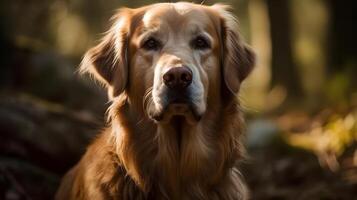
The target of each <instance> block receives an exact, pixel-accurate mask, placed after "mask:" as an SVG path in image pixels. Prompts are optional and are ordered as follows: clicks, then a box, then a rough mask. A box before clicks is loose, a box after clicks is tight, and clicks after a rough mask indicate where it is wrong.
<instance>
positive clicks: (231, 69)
mask: <svg viewBox="0 0 357 200" xmlns="http://www.w3.org/2000/svg"><path fill="white" fill-rule="evenodd" d="M213 7H214V9H215V10H216V11H218V13H219V15H220V18H221V19H220V21H221V27H220V29H221V43H222V50H221V54H222V55H221V57H222V62H221V63H222V65H223V66H222V67H223V78H224V81H225V85H226V86H227V88H228V89H229V91H230V92H232V93H233V94H236V93H237V92H238V91H239V88H240V85H241V83H242V82H243V80H244V79H245V78H246V77H247V76H248V75H249V73H250V72H251V71H252V69H253V67H254V65H255V53H254V52H253V51H252V49H251V48H250V47H249V46H248V45H247V44H246V43H244V42H243V41H242V39H241V37H240V34H239V31H238V21H237V19H236V18H235V17H234V15H233V14H232V13H231V12H229V11H228V10H229V9H230V7H229V6H226V5H222V4H216V5H213Z"/></svg>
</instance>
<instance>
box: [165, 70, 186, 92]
mask: <svg viewBox="0 0 357 200" xmlns="http://www.w3.org/2000/svg"><path fill="white" fill-rule="evenodd" d="M162 78H163V80H164V83H165V85H166V86H167V87H169V88H172V89H185V88H186V87H188V86H189V85H190V84H191V83H192V71H191V70H190V68H188V67H186V66H183V67H173V68H171V69H169V70H168V71H166V72H165V73H164V76H163V77H162Z"/></svg>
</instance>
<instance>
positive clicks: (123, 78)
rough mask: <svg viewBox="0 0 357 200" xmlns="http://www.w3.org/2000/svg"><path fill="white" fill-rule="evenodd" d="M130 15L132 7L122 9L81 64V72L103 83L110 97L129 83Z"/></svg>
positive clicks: (119, 92)
mask: <svg viewBox="0 0 357 200" xmlns="http://www.w3.org/2000/svg"><path fill="white" fill-rule="evenodd" d="M130 16H131V11H130V9H121V10H120V11H119V12H118V14H117V15H115V16H114V17H113V21H114V24H113V25H112V27H111V28H110V29H109V31H108V32H107V33H106V34H105V36H104V37H103V38H102V40H101V42H100V43H99V44H98V45H97V46H95V47H92V48H91V49H89V50H88V51H87V52H86V54H85V55H84V57H83V60H82V62H81V64H80V72H81V73H89V74H91V75H92V76H93V77H94V78H95V79H97V80H98V81H99V82H100V83H103V84H104V85H105V86H106V88H107V89H108V95H109V97H110V98H113V97H115V96H118V95H119V94H121V93H122V92H123V91H124V90H125V88H126V84H127V79H128V60H127V52H128V38H129V29H130Z"/></svg>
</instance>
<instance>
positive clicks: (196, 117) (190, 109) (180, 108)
mask: <svg viewBox="0 0 357 200" xmlns="http://www.w3.org/2000/svg"><path fill="white" fill-rule="evenodd" d="M168 112H169V116H168V117H169V118H172V117H175V116H183V117H186V118H188V119H187V120H188V121H192V122H198V121H200V120H201V118H202V115H201V114H199V113H198V112H197V111H196V109H195V108H194V106H193V105H191V104H188V103H177V102H175V103H171V104H168V105H167V106H165V108H164V109H162V110H161V111H157V112H151V113H149V116H150V117H151V118H152V119H153V120H155V121H157V122H161V121H163V120H164V118H165V115H166V114H167V113H168Z"/></svg>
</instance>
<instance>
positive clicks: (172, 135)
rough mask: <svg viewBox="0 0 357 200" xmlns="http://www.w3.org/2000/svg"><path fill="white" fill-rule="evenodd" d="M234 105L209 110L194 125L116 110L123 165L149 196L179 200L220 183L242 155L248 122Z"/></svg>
mask: <svg viewBox="0 0 357 200" xmlns="http://www.w3.org/2000/svg"><path fill="white" fill-rule="evenodd" d="M231 106H232V109H221V108H218V110H208V111H207V112H206V114H205V116H204V117H203V118H202V119H201V121H200V122H199V123H197V124H195V125H192V124H191V125H190V124H189V123H186V122H185V120H184V119H182V118H177V119H174V121H172V122H170V123H166V124H160V123H155V122H154V121H152V120H151V119H149V118H148V117H143V115H140V114H137V112H136V110H135V109H133V108H132V107H131V106H130V104H129V103H127V102H125V103H122V104H118V105H113V106H112V108H111V109H112V110H111V111H110V112H112V114H111V115H112V116H111V118H112V119H111V125H112V131H113V136H114V138H115V143H116V144H115V146H116V152H117V155H118V157H119V160H120V163H121V164H122V165H123V167H124V168H125V169H126V171H127V173H128V175H129V176H130V177H131V178H132V179H133V180H134V181H135V182H136V184H137V185H138V186H139V187H140V188H141V189H142V190H143V191H145V192H150V190H151V189H152V188H153V187H155V188H159V190H163V191H161V192H162V193H166V194H170V195H173V196H176V197H178V198H179V196H178V195H179V194H180V193H182V190H187V189H189V187H191V188H192V187H203V186H205V187H209V186H212V185H214V184H217V183H218V182H220V181H221V179H222V178H223V177H224V176H226V173H227V169H230V168H231V167H232V166H233V164H234V161H235V160H236V158H237V157H238V156H239V154H240V152H239V151H240V149H239V148H241V145H240V144H238V143H237V142H238V141H239V140H238V139H237V137H239V136H240V129H241V124H242V123H241V122H240V120H241V118H240V117H239V112H238V110H237V109H235V106H236V104H234V102H233V104H232V105H231ZM113 113H115V114H113ZM227 119H229V120H227ZM231 120H235V122H236V123H232V121H231ZM223 128H224V130H223ZM152 180H155V181H152ZM154 182H155V183H159V184H160V185H156V186H154V185H152V183H154ZM184 185H185V186H188V187H185V188H183V186H184ZM189 185H190V186H189ZM174 199H176V198H174Z"/></svg>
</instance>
